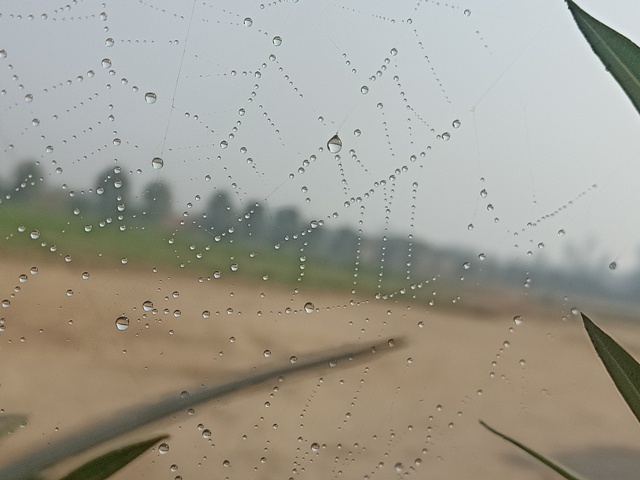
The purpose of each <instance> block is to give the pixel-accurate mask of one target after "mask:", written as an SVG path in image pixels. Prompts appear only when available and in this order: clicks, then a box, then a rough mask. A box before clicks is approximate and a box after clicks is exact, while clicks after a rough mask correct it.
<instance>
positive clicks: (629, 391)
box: [582, 313, 640, 421]
mask: <svg viewBox="0 0 640 480" xmlns="http://www.w3.org/2000/svg"><path fill="white" fill-rule="evenodd" d="M582 321H583V322H584V328H585V330H586V331H587V333H588V334H589V338H590V339H591V343H592V344H593V346H594V348H595V349H596V352H597V353H598V356H599V357H600V360H602V363H603V364H604V366H605V368H606V369H607V372H609V375H610V376H611V379H612V380H613V383H615V384H616V387H617V388H618V391H619V392H620V393H621V394H622V397H623V398H624V400H625V401H626V402H627V405H629V408H631V411H632V412H633V414H634V415H635V416H636V418H637V419H638V421H640V364H638V362H636V361H635V359H634V358H633V357H632V356H631V355H629V354H628V353H627V351H626V350H625V349H624V348H622V347H621V346H620V345H618V344H617V343H616V341H615V340H614V339H613V338H611V337H610V336H609V335H607V334H606V333H604V332H603V331H602V330H601V329H600V328H599V327H598V326H596V324H595V323H593V322H592V321H591V319H590V318H589V317H587V316H586V315H585V314H584V313H583V314H582Z"/></svg>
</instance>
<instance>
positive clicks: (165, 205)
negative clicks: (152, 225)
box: [141, 182, 171, 221]
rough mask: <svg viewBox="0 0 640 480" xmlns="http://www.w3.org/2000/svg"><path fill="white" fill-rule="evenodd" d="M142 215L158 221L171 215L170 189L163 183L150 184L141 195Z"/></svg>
mask: <svg viewBox="0 0 640 480" xmlns="http://www.w3.org/2000/svg"><path fill="white" fill-rule="evenodd" d="M141 207H142V213H143V215H144V216H145V217H144V218H147V219H149V220H154V221H159V220H162V219H163V218H164V217H166V216H167V215H168V214H169V213H171V189H170V188H169V187H168V186H167V185H166V184H165V183H157V182H155V183H150V184H148V185H147V188H146V189H145V190H144V192H143V193H142V205H141Z"/></svg>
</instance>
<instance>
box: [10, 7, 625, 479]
mask: <svg viewBox="0 0 640 480" xmlns="http://www.w3.org/2000/svg"><path fill="white" fill-rule="evenodd" d="M521 8H524V7H522V6H519V7H515V6H512V5H507V4H504V5H501V6H499V5H496V6H487V5H481V4H477V5H476V4H475V3H473V2H466V3H465V2H434V1H419V2H415V1H412V2H364V1H363V2H358V1H353V2H333V3H324V2H322V3H318V2H315V3H314V2H305V1H278V2H270V3H259V2H243V3H242V4H238V3H237V2H214V3H208V2H196V1H194V2H182V3H176V2H162V1H159V2H145V1H139V2H135V3H124V2H106V3H102V4H97V3H95V2H83V1H74V2H72V3H70V4H68V5H60V6H58V8H54V9H50V6H47V5H45V4H44V3H41V4H36V3H30V4H29V5H24V4H23V3H22V2H6V3H5V5H4V6H3V7H2V11H1V14H2V15H1V16H0V24H1V25H0V26H1V27H2V32H3V33H2V34H1V36H0V42H1V44H0V48H1V49H2V50H1V52H0V57H1V58H0V69H1V70H0V72H1V73H0V82H1V83H0V85H1V90H0V93H1V94H2V96H0V110H1V111H2V116H1V117H0V127H1V130H0V142H1V146H2V151H3V163H4V165H5V172H6V174H5V175H3V182H2V193H3V196H2V202H1V203H0V212H2V215H3V217H4V219H5V221H4V222H3V223H4V224H6V230H3V238H4V244H3V255H4V258H5V262H4V263H6V266H5V267H4V268H5V271H6V272H7V274H6V277H5V279H4V281H3V290H2V292H3V293H2V295H5V297H6V299H5V301H4V302H3V306H4V307H5V308H6V312H2V313H3V314H4V313H6V314H5V315H4V316H3V317H2V329H3V330H2V337H0V339H3V340H5V341H6V342H7V343H6V345H7V348H6V349H5V350H3V353H2V354H3V355H4V356H5V357H4V361H5V362H7V363H8V364H10V365H11V367H12V369H14V370H15V371H16V372H17V373H16V375H15V376H11V375H9V374H7V375H6V376H4V377H3V380H2V382H1V383H2V386H1V387H0V388H2V389H3V390H4V392H3V393H4V395H6V396H7V400H6V405H2V404H0V408H4V409H5V410H6V411H9V410H15V409H19V408H20V407H21V406H22V405H24V406H25V407H24V408H28V409H30V410H31V411H32V412H28V413H31V414H32V420H30V421H29V423H28V428H27V429H26V430H28V432H30V434H31V436H30V437H29V435H26V433H27V432H25V435H23V439H24V440H23V443H20V441H21V440H20V439H19V436H18V435H16V436H15V439H16V443H14V444H13V445H9V446H10V447H11V448H14V449H15V450H12V451H13V452H17V451H19V449H23V448H26V447H25V445H28V444H30V443H29V441H30V440H33V439H38V440H42V438H43V437H44V439H46V440H47V441H50V440H52V439H54V438H55V435H56V433H55V432H57V431H58V430H57V429H58V428H60V429H62V430H71V429H72V428H73V427H74V426H76V425H77V424H80V423H81V421H85V420H86V417H87V416H89V415H93V416H98V415H102V414H103V413H104V412H110V411H115V410H117V408H119V407H123V406H127V405H129V404H131V403H133V402H134V401H138V402H139V401H144V400H146V399H149V397H150V396H153V395H157V394H160V393H167V392H170V393H172V394H184V395H186V394H188V391H186V390H185V388H186V387H188V386H189V385H194V384H195V385H205V384H209V383H212V382H216V381H219V380H221V379H224V378H230V377H231V376H232V375H233V374H234V373H238V372H243V371H247V370H251V369H254V368H258V367H262V366H265V365H269V364H270V363H269V362H276V361H284V362H286V361H291V362H295V361H296V359H297V357H298V356H303V355H304V354H305V353H308V352H310V351H315V350H317V349H323V348H334V347H336V346H339V345H344V344H349V343H367V342H374V341H375V342H378V341H380V340H384V341H386V340H387V339H389V338H398V339H399V338H401V337H402V338H404V339H405V342H404V343H405V344H406V347H404V348H403V349H398V352H396V353H393V354H391V355H390V356H389V357H388V360H386V358H387V357H385V359H381V360H379V363H378V362H375V361H374V362H371V363H367V364H364V365H355V366H352V367H349V368H346V369H344V370H341V369H335V370H332V369H330V368H329V369H328V370H327V371H324V372H320V373H317V374H316V373H313V374H310V375H308V376H302V377H292V378H289V377H286V378H281V379H279V380H277V381H274V382H272V383H271V384H269V385H267V386H265V387H263V388H255V389H253V390H252V391H250V392H248V393H247V394H246V395H240V396H236V397H234V398H233V399H230V400H224V401H220V402H217V403H215V404H214V405H209V406H204V407H202V408H198V409H196V410H195V411H190V412H185V413H184V415H183V416H181V417H179V418H177V419H174V420H173V421H172V422H165V423H166V424H163V425H160V426H158V428H161V429H162V428H164V429H165V431H169V433H171V435H172V438H171V440H170V441H169V442H168V444H169V446H170V449H169V451H168V452H166V453H163V452H162V451H160V450H158V451H156V450H154V452H153V454H151V455H150V456H149V458H147V459H146V460H141V461H140V464H139V465H136V464H132V465H131V466H130V467H129V468H132V469H135V468H138V469H139V470H137V472H138V473H139V475H138V476H140V478H142V475H143V474H144V475H149V476H153V477H154V478H185V479H186V478H208V477H209V476H215V477H216V478H217V477H222V476H224V477H225V478H261V477H267V476H276V475H278V476H283V475H286V476H287V477H291V478H298V477H301V478H302V477H305V476H307V477H309V478H315V477H319V476H323V478H328V477H330V478H340V477H347V476H348V477H349V478H388V477H391V476H394V475H395V476H397V477H401V476H415V475H419V476H424V475H427V474H429V475H430V474H442V475H447V476H453V475H458V476H461V475H462V476H465V475H466V476H469V475H470V474H473V473H477V470H478V469H484V470H485V471H487V472H491V475H493V476H495V475H496V473H497V474H498V475H500V474H504V475H507V474H513V473H515V472H518V474H519V475H521V476H522V475H524V476H525V478H526V475H527V474H530V475H531V476H530V478H537V477H535V474H536V472H535V470H532V471H521V470H520V466H519V465H518V464H517V463H516V464H512V463H513V462H509V461H504V460H503V458H502V457H501V455H503V454H504V453H505V452H506V451H508V450H503V449H502V448H503V447H504V446H503V445H501V444H497V445H494V444H491V442H490V441H489V440H490V439H489V438H487V437H486V433H485V432H483V431H480V430H479V428H478V427H477V422H476V420H477V418H478V417H479V416H481V415H482V416H485V415H487V416H492V418H494V419H497V418H500V417H499V415H500V413H501V409H502V408H504V417H505V420H504V422H505V424H507V425H508V423H506V422H509V421H516V419H517V418H519V417H518V416H519V415H520V414H521V413H522V410H527V409H530V410H531V411H532V412H534V413H532V414H531V416H530V417H527V419H525V420H523V422H527V421H528V422H529V423H530V424H531V423H535V418H534V417H535V416H536V415H539V414H540V412H544V411H545V410H544V409H543V407H542V406H540V403H544V402H545V401H546V400H540V398H541V397H540V396H541V395H542V396H545V397H546V395H547V393H546V392H548V391H549V390H553V389H554V388H557V389H558V390H561V389H562V388H563V387H562V386H561V385H557V384H555V383H553V381H552V380H549V379H547V378H545V376H544V371H545V368H552V367H550V366H549V365H548V363H549V362H550V361H551V359H550V358H551V357H552V355H551V354H549V353H548V352H553V351H554V350H553V348H554V345H553V344H552V343H553V342H551V341H550V340H549V338H550V334H549V333H548V330H549V329H550V328H549V325H548V323H545V321H544V320H541V319H544V318H548V317H549V315H550V314H549V311H551V312H552V313H551V315H552V316H553V318H563V319H565V320H567V319H570V318H572V311H571V310H572V307H574V306H575V305H574V303H573V302H574V298H576V300H575V301H577V300H578V299H579V298H581V296H587V295H588V294H596V293H597V292H602V290H603V289H605V290H606V292H605V293H606V294H607V295H614V292H616V291H617V292H620V285H621V284H623V283H624V282H625V281H628V280H629V279H630V278H635V277H633V275H634V273H633V272H631V271H629V272H628V273H627V276H626V277H624V278H621V279H619V281H618V282H617V283H616V281H615V279H614V280H610V279H609V280H606V281H602V279H600V280H593V277H589V279H591V280H589V279H586V280H585V279H584V278H586V277H585V276H584V275H582V273H584V272H582V271H577V273H576V275H575V276H570V275H567V276H566V277H562V278H560V279H558V278H557V277H558V275H560V274H559V273H558V268H557V267H553V266H550V259H553V258H554V256H562V251H563V250H562V248H563V245H564V248H565V249H566V248H568V247H567V246H566V244H563V243H561V242H562V241H564V240H566V239H563V238H561V237H564V236H565V230H571V227H575V226H576V225H578V224H580V218H582V217H581V215H584V212H585V211H588V210H589V208H590V206H593V204H594V203H595V200H596V199H597V198H600V197H597V196H596V195H597V192H598V191H599V188H600V187H599V182H597V183H596V182H595V181H594V180H593V178H594V176H593V175H591V173H589V172H587V173H579V174H576V175H572V176H571V178H568V177H569V175H568V174H567V172H570V171H571V169H572V168H573V167H571V166H560V167H557V164H553V162H554V161H556V162H557V156H559V155H561V154H562V153H558V154H557V155H556V156H554V157H553V158H550V159H548V160H546V159H544V155H543V154H542V153H543V152H542V147H538V144H537V140H538V139H540V138H541V137H543V136H544V134H545V132H544V131H542V130H541V129H540V125H541V122H540V121H539V120H538V118H539V117H538V116H537V115H538V114H539V113H540V112H538V110H537V106H535V105H532V104H529V103H528V102H530V101H531V100H530V98H531V97H529V96H527V95H528V94H529V92H530V91H532V90H534V89H536V88H539V85H537V84H535V82H536V81H537V80H538V81H539V77H538V79H537V80H536V79H533V80H530V79H526V78H525V77H527V74H529V73H530V72H531V71H533V70H534V69H535V68H536V67H537V66H538V65H539V64H537V63H536V62H542V61H541V60H539V59H537V60H536V59H535V56H534V55H531V49H532V46H537V45H539V44H540V42H542V40H541V38H543V37H544V35H545V34H546V33H547V32H548V31H549V30H550V27H549V25H548V22H549V20H548V18H547V17H544V16H541V17H535V16H534V18H533V21H532V22H529V23H526V24H523V23H522V22H516V20H517V19H518V18H520V16H521V15H522V10H519V9H521ZM545 9H546V10H545ZM545 9H543V10H544V15H550V13H549V12H553V14H557V15H561V12H562V10H560V11H555V10H553V8H551V7H548V6H545ZM530 13H532V12H530ZM532 14H533V13H532ZM566 25H567V24H563V27H564V26H566ZM541 32H542V33H541ZM585 56H586V55H585ZM532 58H533V60H532ZM525 60H528V61H529V63H527V62H526V61H525ZM542 83H544V82H542ZM514 85H515V86H514ZM523 92H524V93H523ZM576 98H577V97H576ZM514 104H515V105H516V106H515V107H513V105H514ZM507 105H508V106H507ZM507 111H508V113H509V115H513V112H516V118H510V119H506V118H505V117H506V115H507V114H506V113H504V112H507ZM495 125H501V127H500V128H503V129H504V130H503V131H502V132H496V131H492V130H491V129H492V128H494V127H495ZM570 142H571V139H570V138H568V139H567V140H566V143H562V145H566V144H569V143H570ZM496 144H499V148H497V147H496V146H495V145H496ZM499 151H501V152H502V153H500V154H499V153H498V152H499ZM547 162H548V163H547ZM621 162H622V160H621ZM552 164H553V165H556V167H554V168H557V169H559V173H558V175H557V176H552V177H551V178H550V177H548V176H547V177H545V172H547V171H548V169H549V165H552ZM599 168H601V170H596V175H595V177H596V178H597V177H598V176H599V174H604V172H605V171H606V169H604V168H602V167H599ZM559 178H560V179H563V181H564V182H565V183H564V184H563V185H564V188H562V189H560V188H556V187H558V184H557V183H556V181H559V180H558V179H559ZM608 178H610V177H608ZM606 185H607V182H606V181H605V188H608V187H606ZM609 185H610V183H609ZM548 191H554V193H553V194H550V195H547V194H546V192H548ZM577 209H578V210H577ZM576 210H577V211H576ZM571 215H575V218H577V220H575V218H574V217H571ZM572 218H573V219H572ZM574 221H575V223H574ZM567 225H569V227H567ZM574 238H575V237H574ZM598 241H599V239H597V240H595V241H594V242H595V244H597V243H598ZM626 245H627V246H625V244H622V247H621V248H622V249H625V248H628V243H627V244H626ZM584 248H585V249H586V252H587V256H589V255H592V256H593V253H592V252H594V251H597V248H596V247H595V246H594V245H590V244H589V243H587V244H586V246H585V247H584ZM547 251H551V253H549V254H548V255H549V256H548V257H545V254H546V252H547ZM558 252H560V253H558ZM576 256H577V257H580V256H581V255H576ZM596 256H597V255H596ZM627 258H628V257H627ZM598 261H599V264H598V265H600V266H599V267H598V268H600V270H597V274H598V275H601V274H602V271H603V270H605V269H603V268H602V266H603V265H609V268H610V269H611V270H614V269H615V268H616V263H610V261H611V259H610V258H609V257H607V256H606V255H605V256H604V257H603V258H602V259H601V260H600V259H599V260H598ZM628 263H629V264H631V263H633V262H628ZM611 265H613V266H611ZM585 268H586V267H585ZM589 268H593V267H589ZM591 273H593V272H591ZM554 275H555V277H554ZM576 278H582V279H583V281H582V283H579V282H577V281H576ZM538 279H539V280H540V284H539V285H538V284H536V281H537V280H538ZM552 279H555V280H553V281H554V282H556V283H552V281H551V280H552ZM562 282H565V283H562ZM578 283H579V284H578ZM558 285H561V287H559V286H558ZM531 292H534V293H533V294H531ZM574 294H575V297H574ZM633 295H634V292H633V291H632V290H630V289H626V290H624V291H623V292H622V293H620V298H622V299H624V300H625V301H627V300H628V299H629V298H630V296H633ZM534 296H535V297H536V299H538V300H539V299H540V298H543V297H544V298H547V300H549V301H550V302H551V304H552V307H548V306H540V303H535V302H532V301H531V297H534ZM554 302H555V303H554ZM33 305H36V306H37V307H38V308H39V309H41V311H47V312H50V313H48V314H47V315H46V316H47V317H48V318H35V319H32V320H29V321H26V320H23V318H25V317H28V316H29V315H32V312H31V310H29V309H30V308H31V307H33ZM544 308H549V309H550V310H544ZM576 312H577V310H576ZM574 313H575V312H574ZM545 315H546V316H545ZM523 318H524V319H525V321H524V325H523ZM528 318H531V319H535V321H534V320H528ZM479 319H485V320H488V319H490V320H492V321H491V322H487V324H486V325H484V326H483V327H482V328H480V327H479V326H478V325H479ZM114 324H115V326H114ZM529 325H531V326H529ZM562 325H564V326H559V327H554V328H557V330H554V331H556V332H557V334H558V335H560V336H561V335H563V334H564V333H566V332H567V331H569V332H575V330H571V328H570V327H567V325H569V323H568V322H565V323H563V324H562ZM522 330H525V331H526V333H524V332H521V331H522ZM512 343H513V344H514V345H512ZM51 345H54V346H55V348H56V349H57V350H55V351H56V352H57V354H58V355H59V358H60V360H58V362H59V364H56V367H55V368H56V369H57V370H58V371H60V372H61V373H60V376H59V378H57V379H56V378H49V377H47V376H45V375H42V374H34V373H33V369H32V367H30V365H31V363H30V362H40V361H43V360H42V355H44V356H46V355H47V352H48V350H47V348H54V347H51ZM514 346H515V348H513V347H514ZM3 348H4V347H3ZM190 352H193V356H192V357H188V354H190ZM187 357H188V358H187ZM80 359H81V360H82V362H86V366H85V367H81V366H78V365H77V362H78V360H80ZM530 359H532V360H530ZM7 363H5V364H7ZM532 363H533V364H534V365H538V370H535V371H533V372H531V370H530V369H529V367H526V365H530V364H532ZM572 365H573V366H575V365H574V364H573V362H568V365H566V368H567V369H569V368H570V367H571V366H572ZM25 368H26V370H25ZM94 369H96V370H97V371H98V373H95V371H96V370H94ZM114 371H115V372H117V373H118V375H119V376H118V375H115V376H112V375H114V373H113V372H114ZM29 372H31V373H29ZM100 375H104V376H105V378H108V379H113V380H112V382H113V383H112V385H111V386H110V387H108V386H107V385H103V384H102V383H101V382H100V381H99V378H96V377H99V376H100ZM17 378H22V379H23V386H20V385H21V383H20V382H19V381H18V380H17ZM458 378H460V380H458ZM78 379H83V380H82V381H83V382H84V384H83V386H81V385H79V384H78ZM108 382H109V381H107V382H106V383H108ZM36 388H37V389H41V390H43V391H48V392H50V393H49V395H47V396H43V397H42V398H39V399H35V400H34V399H33V396H34V395H33V393H32V392H33V390H35V389H36ZM196 388H198V387H196ZM181 392H182V393H181ZM540 392H543V393H540ZM70 397H73V398H70ZM25 398H29V400H28V401H26V400H25ZM60 402H63V403H64V402H67V403H66V408H65V409H60V408H56V407H54V406H53V404H56V403H60ZM87 402H94V403H93V405H94V408H92V409H87V408H86V403H87ZM497 404H500V405H502V407H498V410H497V411H496V405H497ZM505 405H510V406H511V407H506V406H505ZM513 405H516V407H513ZM543 406H544V405H543ZM65 412H66V413H65ZM69 412H72V413H73V412H76V413H77V417H78V418H77V419H75V418H74V417H73V415H71V418H69ZM540 415H542V414H540ZM536 418H537V417H536ZM21 435H22V433H21ZM533 438H534V439H537V440H539V441H540V440H541V439H542V438H544V439H545V441H548V440H549V438H548V437H545V436H544V435H542V434H540V435H538V436H535V435H534V436H533ZM557 442H558V443H557V445H561V444H562V439H561V438H558V439H557ZM478 443H480V445H478ZM549 445H550V444H549ZM553 445H556V444H553ZM10 452H11V451H10ZM487 458H489V459H491V461H490V462H487V460H486V459H487ZM130 471H131V472H132V471H133V470H130ZM204 472H206V473H204ZM427 472H430V473H427ZM472 472H473V473H472ZM122 478H125V477H122Z"/></svg>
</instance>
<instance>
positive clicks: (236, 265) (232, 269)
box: [229, 263, 238, 272]
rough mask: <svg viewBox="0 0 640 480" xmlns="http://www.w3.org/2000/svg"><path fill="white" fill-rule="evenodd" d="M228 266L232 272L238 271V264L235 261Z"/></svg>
mask: <svg viewBox="0 0 640 480" xmlns="http://www.w3.org/2000/svg"><path fill="white" fill-rule="evenodd" d="M229 268H230V269H231V271H232V272H237V271H238V264H237V263H232V264H231V265H230V266H229Z"/></svg>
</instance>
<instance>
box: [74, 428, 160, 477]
mask: <svg viewBox="0 0 640 480" xmlns="http://www.w3.org/2000/svg"><path fill="white" fill-rule="evenodd" d="M165 438H167V435H161V436H159V437H155V438H151V439H149V440H144V441H142V442H138V443H132V444H131V445H127V446H126V447H122V448H117V449H115V450H111V451H110V452H108V453H105V454H104V455H101V456H99V457H97V458H94V459H93V460H90V461H88V462H87V463H85V464H84V465H82V466H80V467H78V468H77V469H75V470H74V471H73V472H71V473H70V474H69V475H67V476H66V477H64V478H62V479H61V480H104V479H105V478H109V477H110V476H111V475H113V474H114V473H116V472H117V471H118V470H120V469H121V468H122V467H124V466H125V465H127V464H129V463H131V462H132V461H133V460H135V459H136V458H138V457H139V456H140V455H142V454H143V453H144V452H146V451H147V450H148V449H150V448H151V447H152V446H154V445H155V444H156V443H158V442H159V441H160V440H163V439H165Z"/></svg>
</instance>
